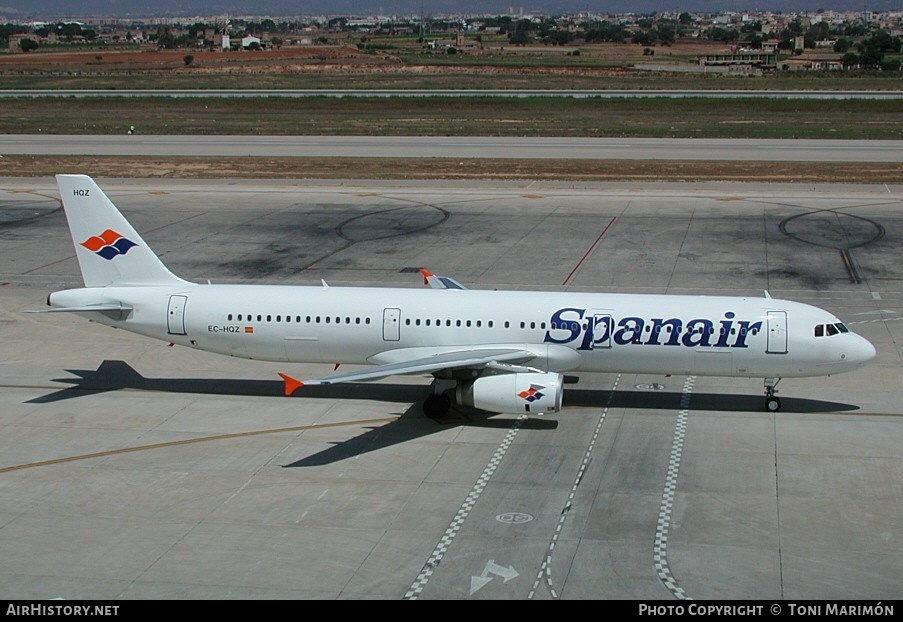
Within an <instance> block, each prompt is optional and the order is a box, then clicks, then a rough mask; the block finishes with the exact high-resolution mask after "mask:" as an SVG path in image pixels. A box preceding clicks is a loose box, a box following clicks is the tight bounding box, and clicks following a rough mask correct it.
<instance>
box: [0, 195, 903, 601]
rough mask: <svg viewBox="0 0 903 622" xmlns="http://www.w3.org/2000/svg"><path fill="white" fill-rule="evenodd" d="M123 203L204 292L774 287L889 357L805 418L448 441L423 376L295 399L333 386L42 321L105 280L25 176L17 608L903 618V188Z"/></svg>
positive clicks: (751, 383)
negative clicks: (900, 613) (819, 610)
mask: <svg viewBox="0 0 903 622" xmlns="http://www.w3.org/2000/svg"><path fill="white" fill-rule="evenodd" d="M98 181H99V183H100V184H101V187H103V188H104V189H105V191H107V193H108V194H109V195H110V197H111V199H113V201H114V202H115V203H116V204H117V205H118V206H119V207H120V208H121V209H122V211H123V212H124V213H125V214H126V216H127V217H128V218H130V219H131V221H132V223H133V224H134V225H135V227H136V228H137V229H138V230H139V231H140V232H141V233H142V235H143V236H144V238H145V240H146V241H147V242H148V243H149V244H150V245H151V246H152V247H153V248H154V250H155V251H156V252H157V253H158V254H160V255H161V257H162V259H163V261H164V262H165V263H166V264H167V265H168V266H169V267H170V269H172V270H173V271H174V272H175V273H176V274H179V275H180V276H182V277H184V278H187V279H190V280H195V281H204V280H206V279H211V280H213V281H214V282H219V283H223V282H234V283H279V284H285V283H298V284H317V283H319V281H320V279H321V278H323V279H325V280H326V281H327V282H328V283H329V284H330V285H331V286H340V285H363V284H367V285H374V284H375V285H381V284H383V285H399V286H411V287H421V286H422V285H421V282H420V277H419V275H418V274H416V273H409V271H410V269H411V268H417V267H426V268H429V269H431V270H433V271H434V272H436V273H439V274H444V275H448V276H452V277H454V278H456V279H457V280H459V281H461V282H462V283H463V284H465V285H467V286H469V287H473V288H487V289H492V288H500V289H501V288H508V289H524V290H562V289H563V290H566V291H625V292H647V293H699V294H728V295H764V293H762V292H763V290H768V291H769V292H770V294H771V295H772V296H774V297H782V298H789V299H793V300H798V301H801V302H808V303H811V304H815V305H817V306H821V307H823V308H826V309H828V310H830V311H832V312H834V313H835V314H837V315H838V316H839V317H840V318H841V319H842V320H843V321H844V322H846V323H847V324H848V325H849V326H850V328H851V329H853V330H854V331H856V332H858V333H860V334H862V335H863V336H865V337H866V338H868V339H869V340H871V341H872V343H873V344H875V346H876V348H877V351H878V357H877V359H876V361H875V362H874V363H873V364H872V365H871V366H869V367H867V368H866V369H864V370H861V371H857V372H854V373H851V374H846V375H840V376H834V377H827V378H809V379H786V380H784V381H783V382H782V383H781V385H780V386H779V391H780V396H781V398H782V401H783V409H782V411H781V412H779V413H768V412H765V409H764V399H763V391H762V382H761V380H750V379H724V378H707V377H684V376H671V377H661V376H643V375H636V374H582V375H581V377H580V382H579V384H577V385H574V386H569V387H568V389H567V391H566V395H565V408H564V410H563V412H561V413H560V414H558V415H555V416H547V417H533V418H527V419H524V418H518V417H516V416H508V415H487V414H486V413H481V412H478V411H473V410H467V409H465V410H453V411H452V413H451V415H450V416H449V417H448V418H447V420H445V421H442V422H439V423H437V422H435V421H432V420H429V419H427V418H425V417H424V416H423V415H422V413H421V411H420V403H421V401H422V399H423V397H424V396H425V392H426V387H427V385H428V382H429V379H428V378H422V377H397V378H391V379H388V380H386V381H381V382H376V383H368V384H349V385H332V386H327V387H308V388H307V390H306V391H299V392H298V393H296V394H295V396H294V397H292V398H286V397H283V395H282V382H281V381H280V380H279V378H278V376H277V374H276V372H277V371H286V372H288V373H291V374H292V375H294V376H296V377H302V378H303V377H305V376H310V375H314V374H316V375H322V374H323V373H324V372H325V373H329V372H331V370H332V367H331V366H328V368H327V369H324V366H322V365H295V366H290V368H286V366H285V365H279V364H271V363H262V362H250V361H243V360H238V359H231V358H228V357H221V356H217V355H213V354H206V353H203V352H197V351H192V350H189V349H186V348H180V347H168V345H167V344H166V343H163V342H156V341H152V340H149V339H145V338H142V337H139V336H137V335H132V334H128V333H124V332H122V331H116V330H112V329H110V328H107V327H103V326H98V325H95V324H92V323H89V322H86V321H85V320H84V319H81V318H79V317H75V316H70V315H69V314H27V313H25V311H26V310H29V309H40V308H42V307H43V305H44V301H45V298H46V296H47V294H48V293H49V292H51V291H55V290H59V289H64V288H68V287H78V286H80V284H81V283H80V275H79V272H78V266H77V262H76V260H75V257H74V251H73V248H72V242H71V240H70V238H69V233H68V229H67V226H66V224H65V218H64V215H63V214H62V212H61V210H60V209H59V203H58V197H59V194H58V191H57V189H56V185H55V183H54V182H53V180H51V179H45V178H40V179H0V344H2V349H0V499H2V502H0V598H3V599H51V598H65V599H67V600H73V599H104V600H106V599H249V598H261V599H271V598H272V599H277V598H279V599H282V598H286V599H288V598H320V599H338V598H341V599H403V598H419V599H510V600H523V599H541V600H547V599H555V598H561V599H584V598H594V599H601V598H612V599H613V598H620V599H664V600H673V599H675V598H693V599H767V600H772V599H785V600H790V601H794V600H802V599H876V600H882V599H883V600H885V601H886V600H888V599H897V598H900V597H901V595H903V587H901V583H900V576H901V573H903V533H901V527H900V525H901V523H903V520H901V519H903V449H901V448H903V410H901V402H900V379H901V373H900V372H901V355H903V350H901V345H900V344H901V343H903V321H901V320H903V285H901V284H903V243H901V242H903V240H901V235H903V234H901V231H903V187H900V186H891V187H887V186H880V187H876V186H839V185H834V186H810V185H806V186H802V185H753V184H643V185H631V184H616V183H609V184H581V185H570V184H567V185H566V184H552V183H532V184H515V183H511V184H504V183H495V184H480V183H473V182H469V183H458V184H456V183H452V182H435V183H422V182H417V183H409V184H405V183H402V182H391V183H390V182H381V183H373V182H363V181H353V180H352V181H347V182H342V183H339V182H319V181H306V180H305V181H302V180H299V181H296V182H288V181H286V182H272V181H247V180H232V181H225V182H205V181H180V180H163V181H161V180H127V181H126V180H103V179H101V180H98ZM603 231H604V232H605V233H604V235H601V234H602V233H603ZM314 389H316V390H314Z"/></svg>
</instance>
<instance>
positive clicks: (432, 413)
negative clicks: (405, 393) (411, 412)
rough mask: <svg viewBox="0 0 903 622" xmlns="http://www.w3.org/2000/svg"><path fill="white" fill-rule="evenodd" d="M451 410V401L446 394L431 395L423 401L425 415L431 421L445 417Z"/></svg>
mask: <svg viewBox="0 0 903 622" xmlns="http://www.w3.org/2000/svg"><path fill="white" fill-rule="evenodd" d="M449 408H451V399H450V398H449V397H448V395H446V394H445V393H439V394H436V393H430V394H429V396H427V398H426V399H425V400H424V401H423V414H424V415H426V416H427V417H429V418H430V419H438V418H439V417H443V416H445V414H446V413H447V412H448V409H449Z"/></svg>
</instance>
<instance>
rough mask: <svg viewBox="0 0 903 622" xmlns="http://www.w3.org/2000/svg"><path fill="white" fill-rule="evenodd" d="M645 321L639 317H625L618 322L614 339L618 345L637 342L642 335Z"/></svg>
mask: <svg viewBox="0 0 903 622" xmlns="http://www.w3.org/2000/svg"><path fill="white" fill-rule="evenodd" d="M645 325H646V323H645V322H644V321H643V318H641V317H625V318H623V319H622V320H621V321H620V322H618V330H616V331H615V334H614V340H615V343H617V344H619V345H622V346H624V345H627V344H628V343H639V342H640V337H642V335H643V326H645Z"/></svg>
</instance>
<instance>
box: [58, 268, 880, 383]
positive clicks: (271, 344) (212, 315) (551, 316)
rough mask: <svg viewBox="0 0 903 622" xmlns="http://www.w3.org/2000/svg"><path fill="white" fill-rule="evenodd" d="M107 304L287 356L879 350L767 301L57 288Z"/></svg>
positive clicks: (716, 357) (800, 354) (737, 369)
mask: <svg viewBox="0 0 903 622" xmlns="http://www.w3.org/2000/svg"><path fill="white" fill-rule="evenodd" d="M104 300H109V301H111V302H112V301H117V302H120V303H123V304H125V305H128V306H129V307H131V310H130V311H129V312H128V313H122V314H121V315H117V314H116V313H100V312H98V313H91V314H90V317H91V318H92V319H95V320H96V321H98V322H102V323H104V324H108V325H111V326H116V327H119V328H123V329H126V330H130V331H133V332H136V333H140V334H143V335H147V336H149V337H154V338H157V339H163V340H166V341H171V342H173V343H177V344H180V345H184V346H188V347H193V348H198V349H201V350H206V351H210V352H216V353H220V354H227V355H230V356H236V357H243V358H249V359H258V360H268V361H285V362H289V363H317V362H322V363H348V364H386V363H392V362H394V361H393V353H398V354H397V356H398V358H399V360H402V359H403V358H409V357H410V356H411V353H415V352H416V351H417V350H416V349H423V350H424V352H429V353H436V352H437V351H439V350H443V349H446V348H447V349H448V351H454V350H461V349H465V348H466V349H469V350H471V349H472V350H479V349H488V348H497V347H500V346H517V347H520V348H524V349H527V350H529V351H531V352H535V354H536V359H535V361H534V362H531V363H530V365H531V366H532V367H536V368H538V369H542V370H543V371H557V372H563V371H595V372H614V371H617V372H630V373H650V374H671V373H675V374H676V373H683V374H700V375H713V376H743V377H751V376H755V377H794V376H823V375H828V374H833V373H839V372H843V371H849V370H851V369H855V368H857V367H860V366H862V365H864V364H865V363H867V362H868V361H870V360H871V359H872V358H873V357H874V348H873V347H872V345H871V344H870V343H869V342H868V341H866V340H865V339H863V338H861V337H859V336H858V335H855V334H853V333H851V332H841V333H838V332H836V331H834V333H832V334H830V335H829V334H827V333H823V334H822V335H821V336H817V333H818V331H817V329H816V327H817V326H819V325H821V326H825V325H836V324H839V320H837V318H835V317H834V316H832V315H831V314H830V313H827V312H826V311H823V310H821V309H818V308H816V307H813V306H810V305H806V304H802V303H796V302H790V301H786V300H777V299H771V298H740V297H718V296H675V295H640V294H593V293H576V292H575V293H568V292H563V293H551V292H534V291H480V290H437V289H423V290H421V289H403V288H370V287H363V288H359V287H296V286H267V285H194V284H188V283H186V284H184V285H177V286H169V287H141V288H135V287H106V288H86V289H77V290H67V291H63V292H57V293H55V294H53V295H52V296H51V304H52V305H53V306H55V307H74V306H79V305H81V304H97V302H98V301H104ZM844 330H845V329H844ZM402 351H404V355H403V356H402V354H401V352H402Z"/></svg>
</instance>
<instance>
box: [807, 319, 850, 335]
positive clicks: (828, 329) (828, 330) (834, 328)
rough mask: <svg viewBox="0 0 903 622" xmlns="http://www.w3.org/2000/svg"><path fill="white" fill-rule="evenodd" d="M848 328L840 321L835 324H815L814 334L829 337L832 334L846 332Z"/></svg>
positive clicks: (848, 330)
mask: <svg viewBox="0 0 903 622" xmlns="http://www.w3.org/2000/svg"><path fill="white" fill-rule="evenodd" d="M848 332H850V329H849V328H847V327H846V326H844V325H843V324H842V323H840V322H837V323H836V324H817V325H816V326H815V336H816V337H824V336H826V335H827V336H828V337H831V336H833V335H839V334H841V333H848Z"/></svg>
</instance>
